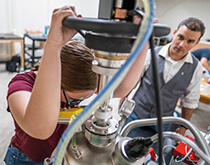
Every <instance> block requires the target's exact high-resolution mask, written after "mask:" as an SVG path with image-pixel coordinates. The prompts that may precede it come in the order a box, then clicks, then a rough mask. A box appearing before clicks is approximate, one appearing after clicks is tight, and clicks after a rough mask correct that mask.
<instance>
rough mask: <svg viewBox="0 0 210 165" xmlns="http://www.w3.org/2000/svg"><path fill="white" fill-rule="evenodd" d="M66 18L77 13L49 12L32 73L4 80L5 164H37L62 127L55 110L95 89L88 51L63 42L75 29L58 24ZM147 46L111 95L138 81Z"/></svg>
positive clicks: (48, 152)
mask: <svg viewBox="0 0 210 165" xmlns="http://www.w3.org/2000/svg"><path fill="white" fill-rule="evenodd" d="M67 16H72V17H77V14H76V12H75V9H74V7H72V6H65V7H62V8H59V9H55V10H54V11H53V14H52V20H51V26H50V30H49V33H48V38H47V41H46V43H45V47H44V54H43V57H42V59H41V63H40V66H39V69H38V71H30V72H26V73H22V74H18V75H17V76H15V77H14V78H13V79H12V80H11V82H10V83H9V86H8V87H9V89H8V94H7V100H8V109H7V110H8V111H9V112H11V115H12V117H13V119H14V123H15V135H14V136H13V137H12V140H11V144H10V146H9V148H8V151H7V154H6V156H5V159H4V161H5V163H6V164H13V165H15V164H18V165H20V164H21V165H25V164H27V165H28V164H33V165H35V164H37V165H41V164H43V161H44V159H45V158H46V157H50V156H51V154H52V152H53V150H54V149H55V147H56V146H57V144H58V141H59V139H60V137H61V136H62V133H63V132H64V131H65V129H66V127H67V126H66V125H60V124H57V121H58V116H59V111H60V108H62V106H65V103H67V102H69V103H68V104H69V106H74V105H75V104H79V102H80V101H81V100H83V99H85V98H87V97H89V96H91V95H92V94H94V93H95V92H96V90H97V89H96V88H97V75H96V74H95V73H94V72H93V71H92V70H91V68H92V61H93V53H92V52H91V51H90V49H88V48H87V47H86V46H84V45H83V44H82V43H81V42H78V41H74V42H69V41H70V40H71V38H72V37H73V36H74V35H75V34H76V33H77V32H76V31H75V30H73V29H68V28H65V27H63V26H62V20H63V19H64V18H65V17H67ZM147 48H148V45H147V44H146V45H145V47H144V49H143V50H142V52H141V54H140V55H139V56H138V58H137V59H136V61H135V63H134V64H133V66H132V67H131V69H130V70H129V72H128V74H127V75H126V77H125V78H124V80H123V81H122V82H121V84H120V85H119V87H118V88H117V89H116V90H115V92H114V96H115V97H124V96H126V95H127V94H128V93H129V91H130V90H131V89H132V88H133V87H134V85H135V84H136V82H137V81H138V78H139V76H140V72H138V73H136V72H135V71H136V70H139V71H141V70H142V68H143V63H144V60H145V56H146V51H147ZM65 97H66V99H65ZM66 100H67V101H66ZM68 100H70V101H68ZM72 103H74V104H72Z"/></svg>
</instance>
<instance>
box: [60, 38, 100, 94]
mask: <svg viewBox="0 0 210 165" xmlns="http://www.w3.org/2000/svg"><path fill="white" fill-rule="evenodd" d="M93 60H94V55H93V52H92V51H91V50H90V49H89V48H87V47H86V46H85V45H84V43H83V42H81V41H70V42H68V43H66V44H65V45H64V46H63V47H62V50H61V89H64V90H67V91H70V92H74V91H85V90H94V89H95V88H96V87H97V82H98V81H97V80H98V77H97V74H96V73H94V72H93V71H92V61H93Z"/></svg>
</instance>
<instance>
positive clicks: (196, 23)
mask: <svg viewBox="0 0 210 165" xmlns="http://www.w3.org/2000/svg"><path fill="white" fill-rule="evenodd" d="M182 25H185V26H186V27H187V28H188V29H190V30H192V31H197V32H201V36H200V38H201V37H202V36H203V34H204V32H205V25H204V23H203V22H202V21H201V20H199V19H197V18H194V17H190V18H187V19H185V20H183V21H182V22H180V24H179V25H178V27H177V30H178V29H179V28H180V27H181V26H182ZM200 38H199V39H200Z"/></svg>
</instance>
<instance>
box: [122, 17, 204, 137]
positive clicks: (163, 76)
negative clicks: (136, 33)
mask: <svg viewBox="0 0 210 165" xmlns="http://www.w3.org/2000/svg"><path fill="white" fill-rule="evenodd" d="M204 31H205V26H204V24H203V22H202V21H200V20H199V19H196V18H188V19H185V20H183V21H182V22H181V23H180V24H179V25H178V27H177V29H175V30H174V32H173V38H172V41H171V43H169V44H167V45H165V46H163V47H156V48H155V52H156V57H157V65H158V74H159V76H160V88H161V92H162V98H163V116H173V113H174V111H175V107H176V103H177V101H178V99H179V98H181V106H182V113H181V116H182V118H184V119H187V120H190V118H191V115H192V113H193V110H194V109H195V108H196V107H197V106H198V102H199V97H200V81H201V76H202V71H203V70H202V65H201V64H200V63H199V61H198V60H197V59H196V58H195V57H194V56H192V54H191V53H190V51H189V50H190V49H191V48H192V47H194V46H195V45H196V44H198V42H199V41H200V38H201V37H202V36H203V34H204ZM153 77H154V76H153V71H152V65H151V54H150V50H149V51H148V54H147V57H146V60H145V64H144V69H143V71H142V75H141V78H140V85H139V87H138V89H137V91H136V93H135V95H134V97H133V99H134V101H135V102H136V106H135V108H134V111H133V113H132V114H131V115H130V116H129V118H127V120H126V121H125V124H126V123H128V122H130V121H132V120H136V119H145V118H154V117H157V107H156V106H157V105H156V100H155V91H154V81H153V79H154V78H153ZM168 129H169V128H167V126H166V125H164V128H163V130H164V131H167V130H168ZM174 131H176V132H177V133H180V134H182V135H184V134H185V131H186V128H184V127H183V126H180V127H179V128H176V130H174ZM156 133H157V128H156V126H146V127H137V128H134V129H132V130H131V131H130V133H129V134H128V136H130V137H150V136H152V135H154V134H156Z"/></svg>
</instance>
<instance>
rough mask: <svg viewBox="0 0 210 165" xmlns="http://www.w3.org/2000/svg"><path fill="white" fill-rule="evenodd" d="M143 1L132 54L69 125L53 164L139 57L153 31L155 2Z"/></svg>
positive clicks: (59, 161)
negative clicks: (142, 9) (141, 15)
mask: <svg viewBox="0 0 210 165" xmlns="http://www.w3.org/2000/svg"><path fill="white" fill-rule="evenodd" d="M143 2H144V6H145V11H146V12H145V17H144V19H143V22H142V26H141V28H140V29H139V33H138V36H137V39H136V41H135V43H134V46H133V48H132V50H131V53H132V54H131V55H130V57H129V58H128V59H127V60H126V62H125V64H124V65H123V66H122V67H121V69H120V70H119V71H118V72H117V73H116V74H115V76H114V77H113V78H112V79H111V80H110V81H109V83H108V84H107V85H106V86H105V87H104V88H103V89H102V90H101V91H100V92H99V93H98V95H97V97H96V98H95V99H94V100H93V101H92V102H91V103H90V104H89V105H88V106H87V107H85V108H84V110H83V111H82V112H81V113H80V115H78V116H77V118H76V119H75V120H74V121H73V122H72V124H71V125H69V126H68V127H67V129H66V130H65V132H64V133H63V135H62V137H61V139H60V141H59V143H58V146H57V150H56V154H55V162H54V163H53V164H56V165H60V164H62V160H63V157H64V154H65V151H66V147H67V145H68V143H69V141H70V140H71V138H72V136H73V135H74V134H75V133H76V131H77V130H78V128H79V127H80V126H81V125H82V123H84V122H85V121H86V120H87V119H88V117H89V116H91V114H92V113H93V112H94V111H95V110H96V109H97V108H98V107H99V106H100V104H101V103H102V102H104V101H105V100H106V99H107V98H108V97H109V95H110V93H111V92H112V91H114V90H115V89H116V88H117V86H118V85H119V84H120V83H121V81H122V80H123V78H124V77H125V75H126V74H127V72H128V71H129V69H130V67H131V66H132V64H133V63H134V61H135V60H136V58H137V57H138V55H139V53H140V52H141V50H142V49H143V47H144V45H145V44H146V42H147V41H148V39H149V37H150V35H151V33H152V31H153V19H154V2H153V0H144V1H143Z"/></svg>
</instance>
